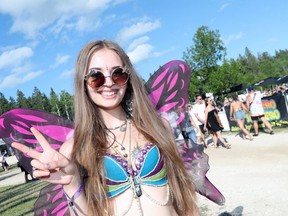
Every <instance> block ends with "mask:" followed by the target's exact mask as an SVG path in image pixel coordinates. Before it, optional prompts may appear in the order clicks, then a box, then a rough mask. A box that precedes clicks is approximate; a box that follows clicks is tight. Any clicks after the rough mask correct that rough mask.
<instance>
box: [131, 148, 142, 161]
mask: <svg viewBox="0 0 288 216" xmlns="http://www.w3.org/2000/svg"><path fill="white" fill-rule="evenodd" d="M140 152H141V148H140V147H139V146H137V147H135V148H133V150H132V152H131V156H132V158H133V159H134V160H135V159H136V158H137V156H138V155H139V154H140Z"/></svg>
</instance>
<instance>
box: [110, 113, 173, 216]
mask: <svg viewBox="0 0 288 216" xmlns="http://www.w3.org/2000/svg"><path fill="white" fill-rule="evenodd" d="M131 124H132V121H131V119H130V118H129V117H127V118H126V120H125V122H124V123H122V124H121V125H119V126H117V127H114V128H107V129H106V130H107V135H108V137H109V138H110V139H112V144H111V145H110V148H111V149H113V151H114V152H115V158H116V159H117V160H118V161H119V162H120V163H121V164H122V166H123V167H125V168H126V171H127V173H128V174H129V176H130V177H129V178H130V182H131V184H132V185H131V189H132V194H133V195H132V197H131V200H130V201H129V206H128V208H127V209H126V210H124V212H122V213H118V214H116V215H117V216H123V215H126V214H127V213H128V212H129V210H130V209H131V207H132V203H133V200H135V201H136V203H137V204H136V205H137V209H138V215H139V216H143V210H142V205H141V203H140V199H139V198H140V197H141V196H142V195H143V194H144V195H145V196H146V197H147V198H148V199H149V200H151V201H152V202H153V203H155V204H156V205H160V206H166V205H167V204H168V202H169V200H170V190H169V185H168V184H167V197H166V199H165V201H164V202H160V201H158V200H156V199H154V198H153V197H151V196H150V195H149V194H148V193H147V192H146V191H145V190H143V188H142V187H141V185H140V182H139V180H138V179H137V175H138V171H137V170H133V168H132V160H133V159H135V158H137V155H138V154H140V153H141V148H140V147H139V146H137V147H135V148H134V149H133V151H132V149H131V147H132V146H131V136H132V128H131ZM128 127H129V128H128ZM118 129H119V130H120V131H121V132H124V134H123V138H122V140H121V142H119V141H117V140H116V136H115V134H114V133H113V132H112V131H113V130H118ZM127 131H128V133H129V142H128V143H129V144H128V152H129V155H130V157H129V160H128V153H127V152H126V148H125V146H124V140H125V137H126V132H127ZM119 147H120V148H119ZM117 155H118V156H117ZM111 156H112V155H111ZM119 156H120V158H121V157H122V159H120V158H119ZM137 169H138V168H137Z"/></svg>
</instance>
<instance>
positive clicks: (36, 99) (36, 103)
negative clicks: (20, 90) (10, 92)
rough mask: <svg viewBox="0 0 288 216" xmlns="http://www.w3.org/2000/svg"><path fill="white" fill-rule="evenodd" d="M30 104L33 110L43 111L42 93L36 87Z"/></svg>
mask: <svg viewBox="0 0 288 216" xmlns="http://www.w3.org/2000/svg"><path fill="white" fill-rule="evenodd" d="M30 103H31V106H32V108H33V109H39V110H45V109H44V108H45V107H44V103H43V97H42V93H41V91H40V90H39V89H38V88H37V87H36V86H35V87H34V90H33V93H32V96H31V101H30Z"/></svg>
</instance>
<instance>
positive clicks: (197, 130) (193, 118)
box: [187, 104, 201, 144]
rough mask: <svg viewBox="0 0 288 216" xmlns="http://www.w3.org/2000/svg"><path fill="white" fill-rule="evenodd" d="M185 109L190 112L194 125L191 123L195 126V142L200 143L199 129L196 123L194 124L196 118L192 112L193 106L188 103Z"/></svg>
mask: <svg viewBox="0 0 288 216" xmlns="http://www.w3.org/2000/svg"><path fill="white" fill-rule="evenodd" d="M187 110H188V112H189V114H190V116H191V117H192V120H193V122H194V124H195V125H193V126H194V127H195V132H196V143H197V144H200V143H201V130H200V128H199V126H198V124H196V121H197V118H196V116H195V114H194V110H193V107H192V104H188V105H187Z"/></svg>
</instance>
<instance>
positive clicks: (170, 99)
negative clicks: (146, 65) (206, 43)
mask: <svg viewBox="0 0 288 216" xmlns="http://www.w3.org/2000/svg"><path fill="white" fill-rule="evenodd" d="M190 77H191V69H190V67H189V66H188V64H187V63H186V62H184V61H180V60H173V61H170V62H168V63H167V64H165V65H164V66H162V67H160V68H159V69H158V70H157V71H156V72H155V73H154V74H153V75H152V76H151V77H150V78H149V80H148V81H147V83H146V84H145V87H146V90H147V92H148V95H149V98H150V100H151V102H152V104H153V105H154V107H155V108H156V109H157V110H158V112H159V114H160V115H161V116H162V117H163V118H165V119H166V120H168V121H169V123H170V125H171V128H172V130H173V132H174V136H175V139H176V143H177V146H178V150H179V152H180V154H181V157H182V159H183V161H184V163H185V166H186V168H187V170H188V173H189V174H190V175H191V176H192V178H193V181H194V183H195V187H196V191H197V192H198V193H199V194H201V195H203V196H205V197H207V198H208V199H210V200H211V201H213V202H215V203H217V204H219V205H223V204H224V203H225V198H224V196H223V195H222V194H221V192H220V191H219V190H218V189H217V188H216V187H215V186H214V185H213V184H212V183H211V182H210V181H209V179H208V178H207V177H206V173H207V172H208V170H209V164H208V158H209V157H208V155H207V154H205V153H204V152H203V150H204V147H203V145H198V144H195V143H194V142H193V141H192V140H191V139H184V138H183V137H182V138H181V130H182V129H183V126H181V125H183V124H182V123H183V122H184V118H185V114H184V112H177V109H178V108H179V107H181V108H185V105H186V104H187V103H188V90H189V85H190ZM181 128H182V129H181Z"/></svg>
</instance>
